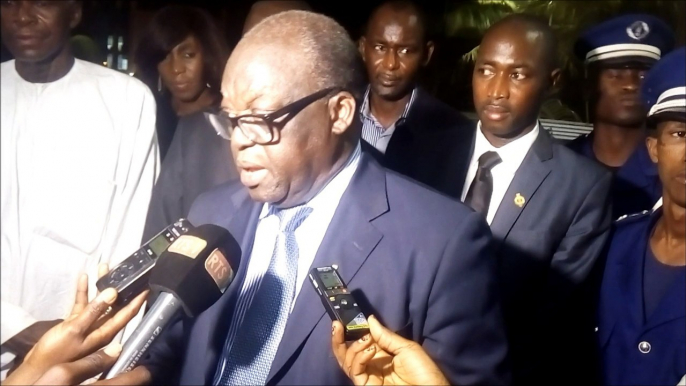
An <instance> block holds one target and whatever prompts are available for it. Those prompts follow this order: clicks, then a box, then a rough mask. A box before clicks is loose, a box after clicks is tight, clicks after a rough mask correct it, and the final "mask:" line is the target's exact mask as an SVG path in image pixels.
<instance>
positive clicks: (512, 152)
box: [472, 121, 540, 171]
mask: <svg viewBox="0 0 686 386" xmlns="http://www.w3.org/2000/svg"><path fill="white" fill-rule="evenodd" d="M539 131H540V125H539V122H536V126H534V128H533V130H531V131H530V132H528V133H527V134H525V135H524V136H522V137H520V138H517V139H516V140H514V141H512V142H510V143H508V144H506V145H504V146H501V147H495V146H493V145H491V143H490V142H488V139H486V136H485V135H484V133H483V131H481V121H479V123H477V126H476V140H475V143H474V157H473V158H472V159H476V160H478V159H479V157H481V155H482V154H484V153H486V152H487V151H494V152H496V153H498V155H499V156H500V158H501V159H502V160H503V162H502V163H501V164H500V165H502V166H501V167H502V168H505V169H513V171H516V170H517V169H518V168H519V165H521V163H522V161H524V157H526V154H527V153H528V152H529V149H530V148H531V146H532V145H533V144H534V141H536V138H538V132H539Z"/></svg>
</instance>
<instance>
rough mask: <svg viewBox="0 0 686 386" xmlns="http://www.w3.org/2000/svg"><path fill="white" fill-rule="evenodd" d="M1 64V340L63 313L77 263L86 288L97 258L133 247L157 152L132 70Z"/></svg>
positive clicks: (146, 98) (145, 99)
mask: <svg viewBox="0 0 686 386" xmlns="http://www.w3.org/2000/svg"><path fill="white" fill-rule="evenodd" d="M0 72H1V81H0V86H1V96H2V97H1V98H0V99H1V103H2V108H1V109H0V116H1V126H0V135H1V139H0V146H1V149H2V150H1V151H0V157H1V162H0V168H1V172H0V176H1V180H2V184H1V185H2V186H1V188H0V194H1V199H2V215H1V218H2V225H1V229H0V230H1V237H2V239H1V243H0V244H1V252H0V260H1V261H2V269H1V271H2V281H1V283H2V284H1V285H2V287H1V288H2V292H1V294H2V303H1V304H2V319H1V323H0V324H1V325H2V334H1V335H2V336H1V338H2V343H4V342H5V341H6V340H8V339H9V338H11V337H12V336H14V335H16V334H17V333H19V332H21V331H22V330H23V329H24V328H26V327H28V326H29V325H31V324H33V323H34V322H36V321H38V320H53V319H61V318H65V317H66V316H68V313H69V312H70V311H71V308H72V306H73V304H74V297H75V293H76V282H77V278H78V277H79V275H80V274H81V273H83V272H85V273H88V276H89V282H90V291H89V295H90V297H91V298H92V297H94V296H95V294H96V288H95V281H96V280H97V267H98V265H99V264H100V263H108V264H109V265H110V267H112V266H113V265H115V264H117V263H119V262H120V261H121V260H123V259H124V258H126V257H128V256H129V255H130V254H131V253H133V252H134V251H135V250H136V249H138V247H139V246H140V244H141V237H142V234H143V226H144V222H145V216H146V213H147V208H148V203H149V201H150V196H151V192H152V187H153V184H154V183H155V179H156V178H157V174H158V164H159V155H158V147H157V137H156V134H155V119H156V117H155V115H156V108H155V100H154V98H153V95H152V93H151V92H150V90H149V89H148V88H147V87H146V86H145V85H144V84H143V83H142V82H140V81H139V80H137V79H134V78H133V77H130V76H128V75H125V74H122V73H119V72H117V71H114V70H110V69H107V68H104V67H103V66H99V65H96V64H92V63H88V62H84V61H81V60H76V61H75V63H74V65H73V67H72V69H71V70H70V71H69V72H68V73H67V74H66V75H65V76H64V77H62V78H61V79H58V80H56V81H54V82H50V83H31V82H28V81H26V80H24V79H23V78H21V76H20V75H19V74H18V73H17V71H16V69H15V62H14V60H11V61H8V62H5V63H2V65H1V67H0ZM4 354H5V353H3V360H2V362H3V366H4V365H6V364H7V363H8V360H6V358H8V356H6V355H4ZM11 356H12V357H13V355H11Z"/></svg>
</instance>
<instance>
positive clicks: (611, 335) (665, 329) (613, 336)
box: [598, 210, 686, 385]
mask: <svg viewBox="0 0 686 386" xmlns="http://www.w3.org/2000/svg"><path fill="white" fill-rule="evenodd" d="M661 212H662V211H661V210H658V211H656V212H654V213H653V214H652V215H650V214H640V215H636V216H631V217H628V218H625V219H622V220H619V221H617V223H616V230H615V233H614V235H613V237H612V244H611V246H610V249H609V252H608V257H607V264H606V266H605V273H604V276H603V284H602V291H601V294H600V295H601V297H600V307H599V324H598V343H599V344H600V350H601V354H602V369H603V380H604V383H605V384H607V385H676V384H677V382H679V380H680V379H681V378H682V377H683V376H684V374H686V268H684V269H683V272H682V273H681V274H680V275H679V276H678V277H677V278H676V280H675V282H674V283H672V284H671V285H670V287H669V289H668V291H667V293H666V294H665V295H664V297H663V298H662V300H661V302H660V303H659V304H658V306H657V308H656V309H655V311H653V313H652V314H651V315H649V316H648V318H647V320H645V319H644V310H643V267H644V259H645V257H646V249H647V248H648V245H649V244H648V241H649V239H650V234H651V233H652V230H653V228H654V226H655V222H656V221H657V219H658V218H659V217H660V215H661ZM640 342H647V343H648V344H650V351H649V352H647V353H643V352H641V350H639V343H640ZM644 351H645V349H644Z"/></svg>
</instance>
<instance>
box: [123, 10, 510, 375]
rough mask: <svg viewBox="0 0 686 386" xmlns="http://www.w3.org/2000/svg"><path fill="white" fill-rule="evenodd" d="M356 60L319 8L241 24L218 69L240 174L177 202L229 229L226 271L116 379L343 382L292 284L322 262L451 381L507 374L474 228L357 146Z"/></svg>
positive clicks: (325, 321) (490, 278) (326, 333)
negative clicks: (234, 244)
mask: <svg viewBox="0 0 686 386" xmlns="http://www.w3.org/2000/svg"><path fill="white" fill-rule="evenodd" d="M363 71H364V70H363V69H362V68H361V64H360V61H359V57H358V53H357V50H356V47H355V45H354V43H353V42H352V41H351V39H350V37H349V36H348V34H347V33H346V32H345V30H344V29H343V28H342V27H341V26H340V25H338V24H337V23H336V22H335V21H333V20H332V19H330V18H328V17H326V16H323V15H319V14H315V13H311V12H305V11H288V12H283V13H279V14H277V15H274V16H271V17H269V18H267V19H265V20H263V21H262V22H261V23H259V24H258V25H256V26H255V27H254V28H253V29H251V30H250V31H249V32H248V33H247V34H246V35H245V36H244V37H243V39H242V40H241V41H240V43H239V44H238V45H237V47H236V49H235V50H234V51H233V54H232V55H231V57H230V59H229V61H228V63H227V65H226V70H225V72H224V78H223V82H222V94H223V96H224V99H223V101H222V107H223V110H224V112H225V113H226V114H227V121H228V122H229V124H228V126H227V127H226V131H225V132H224V133H223V135H224V136H225V138H226V139H230V140H231V148H232V152H233V156H234V158H235V161H236V165H237V166H238V169H239V174H240V182H238V181H236V182H232V183H227V184H225V185H221V186H219V187H217V188H214V189H213V190H211V191H209V192H207V193H205V194H203V195H202V196H200V197H199V198H198V199H197V200H196V201H195V203H194V204H193V207H192V209H191V212H190V214H189V219H190V221H191V222H192V223H193V224H195V225H200V224H205V223H212V224H216V225H219V226H222V227H224V228H226V229H228V230H229V231H230V232H231V233H232V234H233V235H234V236H235V237H236V239H237V240H239V241H240V242H241V248H242V250H243V256H242V262H241V265H240V269H239V270H238V272H237V273H236V279H235V280H234V282H233V284H232V286H231V288H229V289H228V290H227V291H226V293H225V294H224V295H223V296H222V298H221V299H220V300H219V301H218V302H217V303H216V304H214V305H213V306H212V307H211V308H209V309H208V310H207V311H205V312H204V313H203V314H201V315H199V316H198V317H197V318H195V319H193V320H191V319H181V320H179V321H178V322H177V323H176V324H174V325H172V326H171V327H170V328H169V330H167V331H165V332H164V333H162V335H161V336H160V338H158V342H157V343H156V345H155V346H153V347H152V348H151V353H150V355H149V356H148V357H147V358H146V359H145V360H144V361H143V364H142V366H141V367H139V368H137V369H135V370H134V371H133V372H132V373H130V374H125V375H124V376H127V378H128V379H126V383H129V384H131V382H139V383H140V382H143V383H144V382H154V383H156V384H171V383H181V384H195V385H199V384H219V385H248V384H249V385H258V384H259V385H264V384H287V385H301V384H317V385H331V384H336V385H340V384H347V383H349V382H350V380H349V379H348V378H347V376H346V375H345V373H344V372H343V371H341V369H340V368H339V366H338V363H337V361H336V359H335V358H334V357H333V355H332V354H331V346H330V345H331V320H330V318H329V317H328V316H327V315H326V312H325V309H324V307H323V306H322V304H321V302H320V299H319V296H318V295H317V293H316V291H315V290H314V289H313V288H312V287H311V285H310V284H309V283H306V281H307V280H309V279H307V274H308V272H309V270H310V269H311V268H313V267H322V266H329V265H334V264H337V265H338V270H339V272H340V274H341V276H342V277H343V279H344V280H345V281H347V283H348V288H349V289H350V290H351V291H354V292H353V293H354V294H355V295H356V299H357V300H358V301H359V302H360V305H361V307H362V309H363V311H365V312H366V313H367V315H370V314H372V313H373V314H374V315H375V316H376V317H377V318H378V319H379V320H381V321H383V323H384V324H385V325H386V326H388V327H389V329H391V330H393V331H397V332H398V333H399V334H400V335H402V336H405V337H407V338H410V339H412V340H414V341H416V342H419V343H420V344H421V345H422V346H423V348H424V349H425V350H426V352H427V353H428V354H429V355H430V356H431V357H432V359H433V360H435V361H436V362H437V364H438V366H439V367H440V369H441V370H442V371H443V372H444V373H445V375H446V377H447V378H448V380H449V381H450V382H451V383H453V384H459V385H473V384H490V385H493V384H503V383H507V382H508V380H509V372H508V371H509V370H508V369H507V367H506V365H505V363H506V353H507V345H506V338H505V335H504V331H503V326H502V322H501V312H500V306H499V300H498V295H497V292H498V291H497V285H496V284H497V283H496V281H495V260H494V258H493V255H492V249H491V235H490V232H489V229H488V226H487V225H486V222H485V221H484V220H483V218H482V217H481V216H480V215H478V214H477V213H475V212H473V211H472V210H470V209H468V208H467V207H466V206H464V205H463V204H461V203H459V202H457V201H453V200H451V199H449V198H447V197H444V196H441V195H439V194H438V193H435V192H433V191H431V190H429V189H427V188H425V187H423V186H420V185H418V184H417V183H414V182H412V181H410V180H409V179H406V178H404V177H402V176H400V175H398V174H395V173H392V172H389V171H387V170H385V169H383V168H382V167H381V166H380V165H379V164H377V163H376V162H375V161H374V160H373V159H372V157H371V156H370V155H368V154H366V153H365V152H362V151H361V147H360V122H359V118H358V117H359V108H358V105H357V103H356V97H359V93H360V90H362V89H363V87H364V72H363ZM358 295H359V296H358ZM362 339H369V337H368V336H365V337H363V338H362ZM134 378H135V379H134ZM122 381H123V379H122Z"/></svg>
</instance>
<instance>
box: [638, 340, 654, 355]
mask: <svg viewBox="0 0 686 386" xmlns="http://www.w3.org/2000/svg"><path fill="white" fill-rule="evenodd" d="M650 348H651V347H650V343H648V342H646V341H645V340H644V341H643V342H641V343H639V344H638V351H640V352H642V353H643V354H647V353H649V352H650Z"/></svg>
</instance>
